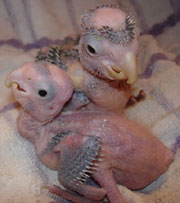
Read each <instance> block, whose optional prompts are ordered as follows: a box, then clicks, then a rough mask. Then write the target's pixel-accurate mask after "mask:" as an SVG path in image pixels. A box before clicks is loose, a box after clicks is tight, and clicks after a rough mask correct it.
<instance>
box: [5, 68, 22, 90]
mask: <svg viewBox="0 0 180 203" xmlns="http://www.w3.org/2000/svg"><path fill="white" fill-rule="evenodd" d="M20 75H21V72H20V70H19V69H16V70H14V71H11V72H10V73H9V74H8V75H7V77H6V80H5V85H6V87H7V88H10V87H12V86H14V87H15V86H17V85H18V79H20Z"/></svg>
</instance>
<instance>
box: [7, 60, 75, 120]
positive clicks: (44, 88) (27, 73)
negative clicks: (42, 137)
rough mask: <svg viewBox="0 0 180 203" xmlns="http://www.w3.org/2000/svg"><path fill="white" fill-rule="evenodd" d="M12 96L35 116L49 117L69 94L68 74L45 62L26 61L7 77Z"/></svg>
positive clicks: (40, 117)
mask: <svg viewBox="0 0 180 203" xmlns="http://www.w3.org/2000/svg"><path fill="white" fill-rule="evenodd" d="M5 82H6V86H7V87H10V88H11V90H12V93H13V95H14V97H15V99H16V100H17V101H18V102H19V103H20V104H21V105H22V107H23V108H24V110H25V111H26V112H28V113H29V114H30V115H31V116H32V117H33V118H34V119H35V120H37V121H39V122H42V123H46V122H49V121H51V120H52V119H53V118H54V117H55V116H56V115H57V114H58V113H59V112H60V111H61V109H62V107H63V106H64V104H65V103H66V102H67V101H68V100H69V98H70V97H71V95H72V91H73V86H72V83H71V80H70V79H69V77H68V76H67V74H66V73H65V72H64V71H63V70H61V69H60V68H58V67H57V66H55V65H52V64H48V63H25V64H24V65H23V66H22V67H20V68H17V69H16V70H14V71H12V72H10V73H9V74H8V76H7V78H6V81H5Z"/></svg>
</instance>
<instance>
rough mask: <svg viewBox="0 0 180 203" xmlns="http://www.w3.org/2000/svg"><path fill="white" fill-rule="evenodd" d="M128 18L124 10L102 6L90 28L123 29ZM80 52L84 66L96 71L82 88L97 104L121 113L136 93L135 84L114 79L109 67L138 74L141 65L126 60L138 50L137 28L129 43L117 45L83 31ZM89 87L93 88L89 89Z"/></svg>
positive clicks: (134, 76) (127, 73)
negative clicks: (91, 48) (134, 64)
mask: <svg viewBox="0 0 180 203" xmlns="http://www.w3.org/2000/svg"><path fill="white" fill-rule="evenodd" d="M126 17H127V14H126V13H125V12H124V11H122V10H120V9H114V8H101V9H98V10H96V11H95V12H94V15H93V16H91V17H90V20H89V24H88V25H87V27H92V26H93V27H95V28H101V27H103V26H110V27H112V28H113V29H120V28H123V27H124V23H125V20H126ZM135 29H136V28H135ZM88 45H91V47H93V48H94V49H95V50H96V54H91V53H89V51H88V49H87V46H88ZM79 53H80V62H81V64H82V65H83V68H84V69H85V70H87V71H88V72H90V73H92V75H91V74H89V73H84V75H85V76H86V78H87V79H86V80H85V82H84V83H82V85H81V89H82V90H83V91H84V92H86V94H87V96H88V97H89V98H90V99H91V100H92V101H93V102H94V103H95V104H96V105H97V106H99V107H102V108H105V109H107V110H110V111H113V112H120V111H121V110H122V109H123V108H124V107H125V106H126V104H127V102H128V100H129V98H130V96H132V91H131V84H127V81H126V79H117V78H114V76H112V75H111V74H110V73H109V72H108V68H107V66H110V67H118V68H120V69H121V71H122V72H123V73H125V74H126V75H128V76H130V77H133V78H136V77H137V70H135V69H136V68H137V67H134V66H133V65H132V67H131V63H130V64H129V65H127V64H126V62H125V61H126V59H125V58H126V55H127V54H132V55H133V56H134V57H136V55H137V53H138V33H137V32H136V30H135V37H134V39H133V40H132V42H131V43H130V44H129V45H121V44H115V43H112V42H111V41H109V40H108V39H104V38H101V37H96V36H94V35H90V34H89V35H84V34H83V33H81V38H80V44H79ZM134 60H136V59H134ZM132 61H133V60H132ZM132 64H133V62H132ZM132 75H133V76H132ZM135 80H136V79H135ZM89 86H90V87H93V88H89Z"/></svg>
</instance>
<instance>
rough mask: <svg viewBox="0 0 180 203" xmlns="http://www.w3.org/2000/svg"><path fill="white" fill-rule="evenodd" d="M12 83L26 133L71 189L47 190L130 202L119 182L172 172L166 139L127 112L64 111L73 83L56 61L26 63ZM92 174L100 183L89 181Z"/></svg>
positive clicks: (134, 183)
mask: <svg viewBox="0 0 180 203" xmlns="http://www.w3.org/2000/svg"><path fill="white" fill-rule="evenodd" d="M43 68H44V69H43ZM6 85H7V86H9V87H11V90H12V93H13V95H14V97H15V98H16V100H17V101H18V102H19V103H20V104H21V105H22V108H23V109H22V111H21V113H20V115H19V117H18V119H17V126H18V130H19V132H20V134H21V135H22V136H24V137H25V138H27V139H28V140H30V141H31V142H32V143H33V144H34V146H35V150H36V153H37V156H38V157H39V159H40V160H41V161H42V162H43V163H44V164H45V165H46V166H47V167H49V168H51V169H55V170H57V171H58V179H59V181H60V183H61V184H62V185H63V186H64V187H65V188H67V191H65V190H62V189H61V188H60V187H58V186H48V187H47V188H48V189H49V190H50V191H51V192H53V193H55V194H58V195H60V196H62V197H63V198H65V199H68V200H71V201H73V202H78V203H81V202H94V201H95V202H98V201H101V200H102V199H103V198H104V197H105V195H107V197H108V199H109V200H110V202H112V203H124V202H125V200H124V198H123V196H122V194H121V193H120V192H119V190H118V187H117V185H116V184H117V183H118V184H121V185H124V186H126V187H128V188H130V189H141V188H144V187H145V186H147V185H148V184H150V183H151V182H152V181H154V180H156V179H157V178H158V177H159V176H160V175H161V174H162V173H164V172H166V171H167V169H168V167H169V165H170V163H171V162H172V160H173V154H172V152H171V151H170V150H169V149H168V148H167V147H165V146H164V145H163V143H161V142H160V141H159V140H158V139H157V138H156V137H154V136H153V135H152V134H151V132H149V131H148V130H147V129H146V128H144V127H143V126H141V125H139V124H138V123H136V122H135V121H132V120H128V119H127V118H126V117H125V116H124V115H121V116H118V115H116V114H114V113H111V112H106V111H69V112H64V113H61V110H62V108H63V104H64V103H66V102H67V101H68V99H69V98H70V97H71V94H72V92H73V87H72V84H71V80H70V79H69V78H68V76H67V74H66V73H65V72H64V71H63V70H61V69H59V68H58V67H57V66H55V65H50V64H45V63H44V64H40V63H39V64H35V63H26V64H24V65H23V66H22V67H21V68H18V69H17V70H15V71H13V72H11V73H10V74H9V75H8V76H7V79H6ZM40 90H41V91H40ZM45 92H46V94H45ZM89 175H90V177H91V178H92V179H94V180H95V181H96V182H97V183H98V184H99V185H100V187H94V186H91V185H89V184H86V181H87V179H88V177H89ZM75 192H76V193H75Z"/></svg>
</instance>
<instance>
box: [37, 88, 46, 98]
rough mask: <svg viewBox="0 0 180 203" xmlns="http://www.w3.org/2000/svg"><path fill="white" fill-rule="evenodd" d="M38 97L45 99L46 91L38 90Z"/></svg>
mask: <svg viewBox="0 0 180 203" xmlns="http://www.w3.org/2000/svg"><path fill="white" fill-rule="evenodd" d="M38 93H39V96H40V97H45V96H46V95H47V91H46V90H39V92H38Z"/></svg>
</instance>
